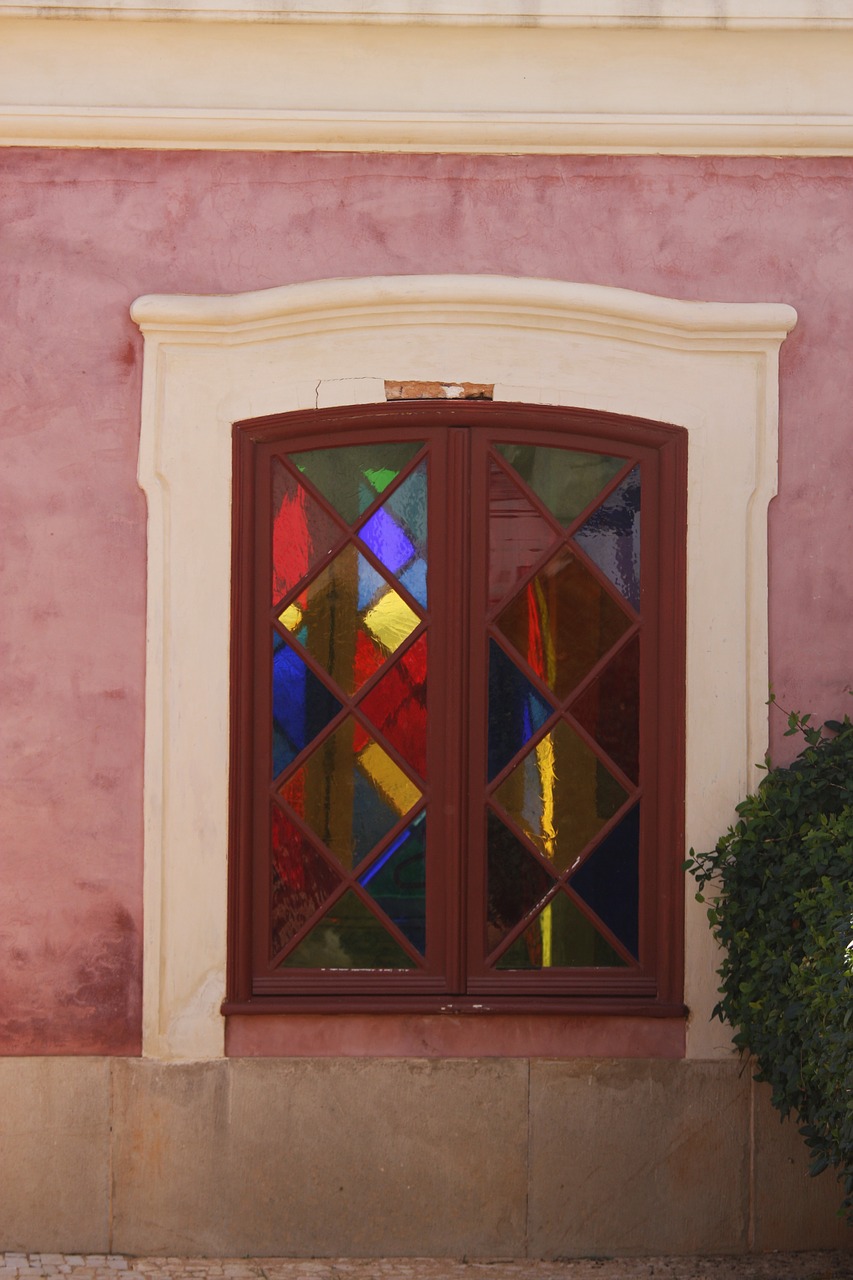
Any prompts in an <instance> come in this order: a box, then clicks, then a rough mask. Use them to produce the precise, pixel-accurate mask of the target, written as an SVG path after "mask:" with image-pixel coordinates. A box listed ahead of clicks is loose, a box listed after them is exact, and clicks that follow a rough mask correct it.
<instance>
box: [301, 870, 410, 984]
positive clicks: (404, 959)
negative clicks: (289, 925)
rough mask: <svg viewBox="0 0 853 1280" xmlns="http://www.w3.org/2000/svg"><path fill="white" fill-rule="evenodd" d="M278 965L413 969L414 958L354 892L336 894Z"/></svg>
mask: <svg viewBox="0 0 853 1280" xmlns="http://www.w3.org/2000/svg"><path fill="white" fill-rule="evenodd" d="M279 967H280V968H282V969H414V968H415V967H416V966H415V962H414V961H413V960H412V959H411V958H410V957H409V956H407V955H406V952H405V951H404V950H403V948H402V947H401V946H400V944H399V942H397V941H396V940H395V939H394V938H392V937H391V935H390V933H388V931H387V929H385V928H384V927H383V926H382V925H381V924H380V923H379V921H378V920H377V919H376V916H375V915H374V914H373V912H372V911H370V910H369V909H368V908H367V907H366V906H365V905H364V903H363V902H362V901H361V899H360V898H359V897H358V895H357V894H356V893H353V891H352V890H350V891H349V892H348V893H345V894H344V895H343V897H342V898H339V899H338V901H337V902H336V903H335V905H334V906H333V907H332V908H331V909H330V910H329V911H327V912H326V914H325V915H324V916H323V918H322V920H320V921H319V922H318V923H317V924H315V926H314V928H313V929H312V930H311V931H310V933H308V934H306V936H305V937H304V938H303V939H302V941H301V942H300V944H299V946H298V947H296V948H295V949H294V950H293V951H291V953H290V955H289V956H286V957H285V958H284V960H282V962H281V965H280V966H279Z"/></svg>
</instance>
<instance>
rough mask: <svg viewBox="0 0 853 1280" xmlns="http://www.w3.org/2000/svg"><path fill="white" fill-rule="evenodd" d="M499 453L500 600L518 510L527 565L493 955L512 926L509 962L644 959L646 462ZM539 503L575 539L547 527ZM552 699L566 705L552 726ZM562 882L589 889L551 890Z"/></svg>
mask: <svg viewBox="0 0 853 1280" xmlns="http://www.w3.org/2000/svg"><path fill="white" fill-rule="evenodd" d="M499 452H500V454H501V456H502V461H503V462H504V463H506V462H508V463H510V464H511V466H512V468H513V471H514V473H515V480H514V481H512V482H510V479H509V476H508V475H507V474H506V473H505V472H504V471H503V468H502V467H501V466H499V465H498V464H497V463H496V462H495V461H494V460H492V461H491V464H490V503H491V505H490V564H491V565H492V578H491V582H492V584H493V585H492V587H491V598H492V599H493V600H494V599H495V598H496V596H498V595H499V594H500V587H497V586H496V585H494V584H496V583H498V582H499V583H501V584H503V583H509V582H511V581H512V573H511V572H510V570H509V568H507V569H504V568H501V567H500V566H502V565H503V564H505V563H507V562H508V559H509V557H508V552H507V548H508V546H511V545H512V541H513V537H514V533H513V529H512V525H511V521H510V519H509V516H508V513H511V512H513V511H519V512H521V513H522V515H523V521H522V523H520V525H519V532H518V535H517V539H518V543H519V545H520V546H521V548H522V550H523V551H524V555H523V556H522V557H521V559H522V561H523V560H525V559H526V560H527V562H528V569H527V572H526V573H524V574H518V573H517V571H516V582H515V589H514V592H513V594H512V597H511V598H510V600H509V602H508V603H507V604H505V605H504V607H503V608H502V609H501V610H500V612H499V613H498V614H497V616H496V617H495V620H494V623H493V627H494V630H493V632H492V636H493V638H492V639H491V641H490V646H491V647H490V666H489V670H490V675H489V703H488V706H489V712H488V728H489V755H488V765H487V770H488V777H489V779H495V785H494V786H493V788H492V790H491V806H495V807H494V808H492V807H490V808H489V813H488V822H487V912H488V918H487V923H486V950H487V951H491V950H492V948H493V947H495V945H496V944H499V943H500V940H501V938H502V937H505V936H506V934H507V933H514V935H515V936H514V938H513V940H512V941H511V942H510V943H509V945H507V946H504V947H502V948H501V949H500V951H499V954H498V957H497V959H496V960H493V961H492V964H493V966H494V967H495V968H497V969H498V970H501V971H504V970H519V971H538V970H542V969H548V968H560V967H563V968H584V967H592V968H602V967H604V968H611V967H615V968H621V967H624V966H625V965H626V964H627V963H630V961H629V960H628V959H627V958H626V955H625V954H623V951H622V950H621V949H620V946H619V945H617V944H621V948H624V952H625V953H627V954H628V955H630V956H634V957H636V955H637V938H638V912H639V898H638V887H637V886H638V880H637V866H638V856H639V853H638V850H639V827H638V824H637V822H636V820H635V815H636V812H637V809H636V807H635V808H634V809H629V808H628V805H629V802H630V800H631V797H632V795H633V794H634V791H633V786H632V785H631V784H636V783H637V782H638V774H637V751H638V739H639V678H638V672H639V645H640V634H641V633H640V631H639V629H638V627H637V622H636V614H635V612H634V611H635V610H637V609H638V607H639V599H640V597H639V493H640V476H639V468H638V467H635V468H634V469H633V470H632V471H631V472H630V473H629V474H628V475H627V476H625V475H624V468H625V460H624V459H623V458H617V457H612V458H611V457H608V456H607V455H602V454H591V455H583V454H579V453H576V452H572V451H568V450H560V449H545V450H538V449H537V448H536V447H527V446H525V447H521V446H518V447H516V446H512V445H505V446H500V450H499ZM561 468H562V471H561ZM620 474H621V475H622V477H623V478H622V479H621V480H619V477H620ZM596 498H597V501H596ZM537 499H538V503H539V504H542V505H543V506H544V507H545V509H546V510H547V512H548V513H549V514H550V515H551V516H553V517H554V519H555V521H558V522H559V523H560V524H561V525H562V526H563V532H562V534H558V533H557V531H556V529H555V527H554V525H549V526H548V530H549V532H548V534H546V532H545V521H546V517H545V516H544V515H541V514H535V513H536V512H538V511H540V507H539V506H538V505H537ZM580 515H583V520H582V522H581V523H580V524H578V525H577V527H576V528H575V527H574V523H573V522H576V520H577V517H578V516H580ZM570 529H571V534H570V532H569V531H570ZM575 533H576V534H577V535H578V536H577V540H575V536H574V535H575ZM552 537H553V539H554V542H553V544H552V543H551V541H550V538H552ZM549 552H550V553H549ZM537 564H538V567H537ZM496 635H497V636H499V637H500V643H498V642H497V640H496V639H495V638H494V637H495V636H496ZM546 693H547V696H546ZM554 704H556V706H557V707H560V708H561V709H562V714H561V715H560V717H559V719H556V720H554V719H553V718H552V719H551V720H550V721H549V725H548V726H546V725H545V721H546V720H547V719H548V718H549V716H552V710H553V705H554ZM546 730H547V731H546ZM507 765H509V766H510V767H509V768H508V769H507ZM620 771H621V772H620ZM498 775H500V776H498ZM626 776H627V779H628V785H626V781H625V778H626ZM626 813H627V815H628V816H624V815H625V814H626ZM632 815H633V816H632ZM555 877H556V878H557V880H558V881H559V882H561V883H562V884H563V885H564V886H568V885H569V884H571V886H572V890H573V893H574V894H577V897H573V896H572V894H569V893H567V892H564V891H562V890H560V891H557V892H556V893H555V892H553V891H551V892H550V896H548V895H549V890H551V887H552V886H553V885H554V878H555ZM543 896H548V901H547V902H546V905H545V906H542V905H541V900H542V898H543ZM582 901H583V902H584V904H585V906H586V908H588V910H586V911H585V910H582V909H581V907H580V905H579V903H580V902H582ZM537 903H538V904H539V905H537Z"/></svg>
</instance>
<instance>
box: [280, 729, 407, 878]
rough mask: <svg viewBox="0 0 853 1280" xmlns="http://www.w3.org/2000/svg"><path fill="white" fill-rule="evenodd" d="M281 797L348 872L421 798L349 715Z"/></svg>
mask: <svg viewBox="0 0 853 1280" xmlns="http://www.w3.org/2000/svg"><path fill="white" fill-rule="evenodd" d="M279 794H280V795H281V796H282V798H283V799H284V800H285V801H286V802H287V804H289V805H290V807H291V808H292V809H293V811H294V813H297V814H298V815H299V817H300V818H302V820H303V821H304V822H305V823H306V825H307V826H309V827H310V828H311V830H312V831H313V832H314V833H315V834H316V835H317V836H318V838H319V839H320V840H322V842H323V844H324V845H325V846H326V848H327V849H330V850H331V852H332V853H333V854H334V855H335V856H336V857H337V858H338V859H339V861H340V862H341V864H342V866H344V867H346V868H347V869H350V868H351V867H353V866H356V865H358V863H360V862H361V861H363V859H364V858H366V857H367V856H368V854H369V853H370V852H371V850H373V849H374V848H375V847H376V846H377V845H378V844H379V843H380V842H381V841H382V840H384V839H385V837H386V836H387V835H388V833H389V831H390V830H391V828H392V827H393V826H394V825H395V824H396V823H397V821H398V820H399V819H400V818H401V817H402V816H403V815H404V814H406V813H408V812H409V810H410V809H412V808H413V807H414V806H415V805H416V804H417V803H418V801H419V800H420V799H421V792H420V791H419V790H418V788H417V787H416V786H415V784H414V783H413V782H412V781H411V779H410V778H409V777H408V776H407V775H406V774H405V773H404V772H403V771H402V769H400V768H399V766H398V765H396V764H395V763H394V761H393V760H392V759H391V757H390V756H389V755H388V753H387V752H386V751H383V750H382V748H381V747H380V745H379V743H378V742H376V740H375V739H374V738H371V737H369V736H368V735H367V734H366V733H365V732H364V730H363V729H362V728H361V726H359V725H358V724H357V723H356V721H355V720H354V719H353V717H352V716H348V717H347V719H346V720H344V721H343V723H342V724H341V725H339V726H338V728H337V729H336V730H335V732H334V733H332V734H330V736H329V737H328V738H326V739H324V741H323V742H321V743H320V745H319V747H317V749H316V750H315V751H314V752H312V754H311V755H310V756H309V757H308V759H307V760H306V761H305V763H304V764H303V765H302V766H301V768H299V769H297V771H296V772H295V773H294V774H292V775H291V777H290V778H288V780H287V782H285V784H284V785H283V786H282V787H281V789H280V792H279Z"/></svg>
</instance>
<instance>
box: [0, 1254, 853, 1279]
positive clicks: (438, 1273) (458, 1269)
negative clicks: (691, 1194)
mask: <svg viewBox="0 0 853 1280" xmlns="http://www.w3.org/2000/svg"><path fill="white" fill-rule="evenodd" d="M60 1276H61V1277H65V1276H67V1277H69V1280H132V1278H133V1280H135V1278H136V1277H146V1278H148V1277H150V1280H853V1252H851V1253H847V1252H843V1253H842V1252H834V1253H768V1254H753V1255H748V1256H741V1257H737V1258H733V1257H725V1256H717V1257H707V1258H675V1257H666V1258H581V1259H575V1260H572V1261H558V1262H542V1261H538V1260H524V1259H512V1260H499V1259H497V1260H494V1261H476V1262H468V1261H465V1260H460V1259H454V1258H323V1259H318V1258H129V1257H125V1256H124V1255H120V1254H86V1255H83V1254H70V1253H68V1254H63V1253H5V1254H4V1253H0V1280H48V1277H60Z"/></svg>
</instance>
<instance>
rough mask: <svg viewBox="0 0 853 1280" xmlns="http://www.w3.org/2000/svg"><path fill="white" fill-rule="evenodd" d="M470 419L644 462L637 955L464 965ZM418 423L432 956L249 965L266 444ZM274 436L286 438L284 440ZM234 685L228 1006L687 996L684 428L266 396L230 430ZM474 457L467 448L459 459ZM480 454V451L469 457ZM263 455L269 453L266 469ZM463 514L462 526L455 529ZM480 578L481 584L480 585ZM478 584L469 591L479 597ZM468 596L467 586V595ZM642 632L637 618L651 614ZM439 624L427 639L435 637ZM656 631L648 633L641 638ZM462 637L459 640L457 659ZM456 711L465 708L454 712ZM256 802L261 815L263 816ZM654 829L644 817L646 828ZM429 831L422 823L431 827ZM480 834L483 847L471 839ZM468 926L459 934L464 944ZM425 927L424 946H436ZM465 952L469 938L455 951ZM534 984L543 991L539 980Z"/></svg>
mask: <svg viewBox="0 0 853 1280" xmlns="http://www.w3.org/2000/svg"><path fill="white" fill-rule="evenodd" d="M471 428H481V429H483V428H484V429H486V430H487V431H488V439H489V442H499V441H501V440H504V441H507V442H510V441H516V440H517V439H518V437H519V433H524V435H525V437H526V438H529V436H530V433H535V435H536V437H537V438H538V439H539V440H540V443H544V444H547V445H548V446H552V447H553V446H557V445H559V446H563V447H567V448H571V447H573V445H574V446H575V447H579V446H581V445H582V446H583V447H585V448H587V449H597V450H598V451H600V452H602V453H607V452H608V450H609V451H611V452H616V453H624V456H625V457H626V458H631V459H636V461H638V462H640V463H641V464H642V463H643V462H645V463H646V466H644V467H643V499H642V501H643V508H642V511H643V514H642V539H643V549H642V556H643V618H644V619H645V620H646V621H644V629H646V630H647V632H648V633H649V634H648V635H647V639H646V641H645V643H644V647H643V655H644V656H643V669H642V673H641V689H642V691H643V692H642V699H641V701H642V703H643V706H644V710H643V712H642V720H641V752H642V757H643V760H644V782H643V789H642V794H643V807H644V823H646V824H648V825H647V826H646V829H645V834H644V841H645V849H646V853H645V856H644V862H643V870H642V880H641V890H640V937H641V953H642V957H643V961H644V965H643V971H642V972H638V971H636V970H633V971H630V972H626V971H625V970H601V971H598V970H597V971H594V972H590V971H589V970H587V971H579V972H578V973H577V974H574V973H573V974H567V973H566V972H565V971H563V972H561V973H557V972H555V971H548V974H547V979H546V980H545V981H544V982H543V979H542V976H541V973H537V974H536V975H534V978H533V980H531V975H530V974H528V973H520V972H516V971H508V972H506V971H505V972H501V973H500V974H498V973H495V972H494V971H493V972H492V973H485V972H483V971H482V970H481V971H480V972H479V973H478V972H476V969H477V968H478V966H477V965H476V964H473V965H472V959H471V957H472V956H475V955H476V953H477V949H478V945H479V944H478V941H477V937H476V936H475V935H476V931H477V929H478V928H480V929H481V928H482V925H478V923H477V922H478V920H479V919H480V918H481V916H482V913H483V903H482V902H480V901H477V900H476V895H475V894H474V893H469V886H470V884H471V883H474V884H476V885H479V886H480V891H481V892H482V886H483V885H484V882H485V880H484V875H482V874H481V873H479V872H478V873H476V874H475V875H474V876H473V878H472V877H471V875H470V872H469V869H468V868H466V867H465V866H463V861H464V859H465V857H466V856H468V855H466V854H465V852H464V851H465V850H466V849H471V848H473V849H475V854H474V856H475V857H479V858H481V859H482V858H484V856H485V854H484V850H483V849H482V848H481V847H480V846H478V844H477V835H476V830H477V824H478V823H479V824H480V827H481V828H482V825H483V821H482V817H481V816H480V815H481V812H482V806H481V803H480V798H479V796H474V795H472V796H471V797H470V800H469V801H466V797H465V794H464V793H465V791H466V790H467V782H464V783H463V782H462V781H460V780H461V779H467V778H468V777H473V776H476V774H475V773H474V772H469V769H470V767H471V764H472V761H469V759H468V758H467V757H468V752H469V749H470V750H471V751H472V753H473V755H474V757H475V759H474V760H473V767H474V770H476V773H477V774H481V773H482V772H483V761H482V754H483V751H484V749H485V747H484V733H483V732H479V733H478V732H477V731H475V730H474V729H473V728H471V726H475V725H484V724H485V699H486V681H485V677H482V678H481V676H480V674H479V673H480V672H481V671H482V668H483V666H484V662H483V650H482V644H483V641H482V636H483V635H484V630H485V616H484V606H483V605H482V604H480V603H477V604H475V605H473V606H472V608H471V610H470V611H469V610H468V608H467V607H466V608H464V609H462V608H459V607H458V602H459V600H460V598H462V597H463V595H464V593H465V588H466V586H467V584H468V583H469V581H470V565H471V563H472V561H473V563H475V564H479V565H481V566H482V565H484V564H485V563H486V561H485V556H486V552H487V546H486V536H487V535H486V529H487V509H486V501H487V500H486V493H485V484H484V483H480V484H479V485H478V486H476V485H475V486H474V488H473V489H472V485H471V474H470V469H471V467H472V465H474V466H477V465H478V463H477V461H476V459H477V458H478V457H481V458H482V459H485V458H486V449H485V448H483V447H481V445H480V444H478V443H476V440H479V439H480V438H481V437H482V435H483V433H482V431H480V432H479V433H477V434H476V440H475V441H474V442H472V443H471V444H469V440H468V437H469V436H470V429H471ZM427 434H428V437H429V438H430V440H431V447H432V451H433V456H436V457H438V458H439V461H440V467H441V470H442V471H443V473H444V476H445V478H446V487H445V492H444V493H440V492H438V491H437V488H436V486H435V485H434V484H431V486H430V495H431V496H430V524H429V539H430V542H429V558H430V582H431V586H430V592H431V595H430V610H429V615H428V618H435V617H440V618H441V619H442V625H441V628H440V630H439V629H434V630H433V634H432V636H431V639H430V658H429V663H430V666H429V682H430V686H429V687H430V699H431V703H433V699H434V700H435V702H434V703H433V705H438V704H440V705H442V706H445V707H446V706H459V707H460V708H464V710H461V711H460V724H459V725H457V726H456V728H457V730H458V731H457V732H454V733H453V734H451V735H442V740H441V742H439V740H438V735H437V734H434V735H433V737H432V740H431V746H430V751H431V756H430V766H429V784H428V791H427V794H428V796H429V795H432V796H436V795H438V796H441V797H442V803H441V804H440V805H433V809H432V814H431V818H430V821H432V822H433V823H435V822H437V821H438V820H439V817H441V820H442V821H443V822H444V823H445V828H444V830H443V835H442V837H441V845H442V847H443V848H445V849H446V850H447V856H446V862H445V866H444V868H443V876H442V877H441V878H440V879H439V877H437V876H436V875H435V873H434V872H433V873H432V874H431V879H430V881H429V887H428V895H429V897H428V910H432V911H433V912H434V913H438V918H440V920H441V921H442V924H443V929H444V934H445V938H444V942H445V943H446V945H443V946H442V947H441V951H442V954H441V957H440V958H439V963H433V968H432V971H427V972H421V973H416V974H412V973H410V972H404V973H402V974H399V975H398V974H393V975H389V974H375V975H371V974H365V973H364V972H361V973H360V974H359V975H358V976H357V977H356V978H355V981H353V975H351V974H347V973H342V972H341V971H332V972H329V973H327V974H322V975H320V976H317V975H314V976H311V975H308V976H302V975H299V974H297V975H296V976H295V977H294V972H293V971H290V972H289V973H288V975H287V977H286V979H285V980H283V981H282V980H281V979H278V978H275V979H270V978H269V977H268V976H266V975H262V974H258V972H257V969H258V965H257V963H256V956H254V955H253V938H254V937H255V936H256V935H257V933H258V930H259V928H265V925H264V922H263V921H262V920H260V919H259V917H258V909H257V895H256V893H255V884H256V883H257V880H256V878H257V877H258V876H259V875H261V874H263V867H264V865H265V859H266V858H267V856H268V855H267V852H266V847H265V845H264V844H263V842H260V841H258V840H257V839H256V838H255V834H254V832H255V826H256V824H258V814H259V808H260V805H261V803H267V802H266V801H263V802H261V801H260V800H259V799H258V796H259V795H260V794H265V789H264V788H263V787H258V786H256V778H255V760H256V759H257V758H258V757H259V756H260V758H263V757H264V753H265V752H268V749H269V747H268V744H269V742H270V711H269V698H268V695H266V694H263V693H262V692H259V691H260V690H262V689H263V685H264V681H263V679H262V680H260V681H259V680H258V679H257V678H256V675H257V671H258V669H259V664H260V665H261V666H262V667H264V668H266V665H267V664H268V662H269V653H268V646H269V634H268V616H269V614H268V611H269V598H268V597H269V565H268V562H267V560H266V558H265V556H264V555H263V554H258V553H257V550H256V548H257V545H258V539H259V538H260V539H268V530H269V517H270V513H269V499H268V496H266V497H265V496H264V495H268V494H269V483H268V482H265V483H259V482H258V474H259V469H260V472H261V473H263V474H265V475H268V472H269V466H270V458H271V456H272V454H273V453H274V452H275V451H276V450H278V451H279V452H283V451H285V450H286V451H288V452H290V451H293V452H296V451H298V450H300V449H310V448H315V449H316V448H322V447H330V446H333V445H344V444H354V443H361V442H363V441H365V440H367V439H368V438H372V439H376V438H377V436H378V437H382V436H385V437H386V438H388V439H389V440H390V439H395V440H398V439H412V440H415V439H422V438H426V436H427ZM285 441H286V445H284V446H283V444H282V442H285ZM233 445H234V473H233V479H234V483H233V555H232V653H231V669H232V700H231V727H232V728H231V796H230V853H229V946H228V956H229V960H228V992H227V997H226V1001H225V1003H224V1005H223V1011H224V1012H226V1013H238V1012H239V1013H245V1012H261V1013H269V1012H276V1011H288V1010H300V1011H305V1010H308V1009H316V1010H326V1011H329V1012H333V1011H364V1012H369V1011H374V1012H394V1011H400V1012H411V1011H417V1010H419V1011H422V1012H430V1011H435V1010H437V1009H448V1008H450V1009H453V1010H456V1011H461V1012H464V1011H466V1010H472V1011H473V1010H476V1011H478V1012H481V1011H483V1010H489V1009H492V1010H495V1011H503V1012H525V1013H530V1012H537V1011H541V1012H551V1013H553V1012H563V1011H565V1012H570V1011H573V1010H578V1011H581V1010H582V1011H584V1012H587V1013H602V1012H605V1013H606V1012H609V1013H614V1014H616V1013H618V1014H625V1013H637V1014H645V1015H650V1014H651V1015H658V1016H673V1015H677V1014H680V1013H681V1012H683V1005H682V969H683V875H682V871H681V865H682V858H683V849H684V701H685V671H684V663H685V657H684V655H685V610H686V586H685V564H686V496H687V494H686V486H687V435H686V432H685V431H684V430H683V429H681V428H677V427H672V426H668V425H665V424H661V423H657V422H651V421H648V420H646V419H641V418H634V417H625V416H617V415H611V414H604V413H598V412H593V411H590V410H580V409H567V408H562V407H560V408H552V407H534V406H527V405H513V404H502V403H498V404H495V403H480V402H476V403H471V402H452V401H451V402H441V401H438V402H435V401H416V402H408V403H403V404H400V403H397V404H389V405H369V406H356V407H352V408H341V409H331V410H318V411H307V412H298V413H289V414H276V415H270V416H268V417H264V418H258V419H252V420H249V421H245V422H238V423H235V426H234V433H233ZM472 460H473V462H472ZM483 465H485V464H483ZM264 468H266V471H264ZM468 530H470V536H469V533H468ZM481 594H482V593H481ZM478 599H479V597H478ZM466 603H467V602H466ZM655 631H656V635H654V636H652V635H651V634H650V633H652V632H655ZM439 637H440V643H439ZM650 640H652V641H653V642H652V643H649V641H650ZM460 655H464V656H462V657H461V659H460ZM461 721H466V722H467V723H466V724H462V723H461ZM266 821H267V820H266V819H263V818H261V819H260V823H259V825H260V827H261V828H262V829H265V823H266ZM652 831H653V834H652ZM432 838H433V839H435V836H434V834H433V837H432ZM477 850H479V852H476V851H477ZM466 938H467V939H472V940H473V945H472V946H470V947H469V946H467V944H466ZM437 950H438V948H436V947H435V939H433V952H432V955H433V958H434V960H435V959H436V958H437ZM469 952H470V954H469ZM543 987H547V993H546V992H545V991H544V990H543Z"/></svg>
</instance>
